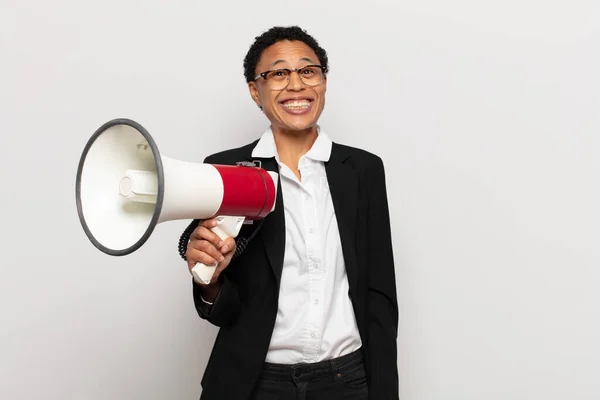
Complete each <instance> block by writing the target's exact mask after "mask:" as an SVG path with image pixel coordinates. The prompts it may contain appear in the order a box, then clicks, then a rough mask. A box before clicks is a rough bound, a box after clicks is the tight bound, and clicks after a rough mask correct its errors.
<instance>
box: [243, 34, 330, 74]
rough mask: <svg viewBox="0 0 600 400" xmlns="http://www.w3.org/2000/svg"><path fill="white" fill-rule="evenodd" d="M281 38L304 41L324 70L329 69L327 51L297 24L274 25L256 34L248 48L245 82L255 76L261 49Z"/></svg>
mask: <svg viewBox="0 0 600 400" xmlns="http://www.w3.org/2000/svg"><path fill="white" fill-rule="evenodd" d="M282 40H294V41H300V42H304V44H306V45H307V46H308V47H310V48H311V49H312V50H313V51H314V52H315V54H316V55H317V57H319V62H320V63H321V65H322V66H323V67H324V68H325V70H326V71H327V70H328V69H329V68H328V67H329V66H328V65H327V61H328V60H327V52H326V51H325V49H323V48H322V47H321V46H319V43H317V41H316V40H315V38H313V37H312V36H310V35H309V34H308V33H306V31H305V30H304V29H301V28H300V27H298V26H286V27H281V26H276V27H273V28H271V29H269V30H268V31H266V32H264V33H263V34H262V35H260V36H257V37H256V38H255V41H254V43H253V44H252V46H250V49H249V50H248V53H247V54H246V57H245V58H244V75H245V77H246V82H252V81H253V80H254V78H255V77H256V65H257V64H258V61H259V60H260V56H261V55H262V53H263V51H264V50H265V49H266V48H268V47H269V46H272V45H274V44H275V43H277V42H280V41H282Z"/></svg>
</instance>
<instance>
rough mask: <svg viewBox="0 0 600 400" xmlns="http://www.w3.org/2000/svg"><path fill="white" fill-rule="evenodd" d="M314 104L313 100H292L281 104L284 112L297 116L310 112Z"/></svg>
mask: <svg viewBox="0 0 600 400" xmlns="http://www.w3.org/2000/svg"><path fill="white" fill-rule="evenodd" d="M312 102H313V101H312V100H311V99H292V100H285V101H282V102H281V103H279V104H281V106H282V107H283V109H284V110H286V111H288V112H292V113H294V114H297V113H302V112H306V111H308V110H310V107H311V105H312Z"/></svg>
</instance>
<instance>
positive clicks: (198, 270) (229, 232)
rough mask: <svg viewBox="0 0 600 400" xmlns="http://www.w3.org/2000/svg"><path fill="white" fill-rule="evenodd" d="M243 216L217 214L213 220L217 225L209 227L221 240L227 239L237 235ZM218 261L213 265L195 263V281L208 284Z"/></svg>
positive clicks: (193, 271)
mask: <svg viewBox="0 0 600 400" xmlns="http://www.w3.org/2000/svg"><path fill="white" fill-rule="evenodd" d="M245 219H246V218H245V217H230V216H219V217H216V218H215V220H216V222H217V226H215V227H214V228H212V229H211V231H213V232H214V233H215V234H216V235H217V236H219V237H220V238H221V240H225V239H228V238H230V237H233V238H235V237H237V235H238V233H239V232H240V229H241V227H242V225H243V224H244V221H245ZM217 266H218V263H217V264H215V265H205V264H202V263H197V264H196V265H195V266H194V267H193V268H192V275H193V276H194V279H195V280H196V282H198V283H200V284H205V285H208V284H209V283H210V281H211V279H212V277H213V275H214V272H215V270H216V269H217Z"/></svg>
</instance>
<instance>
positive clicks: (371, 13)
mask: <svg viewBox="0 0 600 400" xmlns="http://www.w3.org/2000/svg"><path fill="white" fill-rule="evenodd" d="M599 21H600V5H599V3H598V2H597V1H592V0H590V1H577V0H570V1H566V0H565V1H562V2H558V1H548V0H546V1H541V0H540V1H536V0H519V1H517V0H504V1H475V0H472V1H467V0H457V1H442V0H437V1H422V0H421V1H418V2H417V1H413V2H407V1H391V0H390V1H387V2H384V1H369V2H367V1H365V2H362V3H361V4H359V3H353V2H348V1H344V2H342V1H313V0H303V1H294V2H292V1H285V0H280V1H248V2H246V1H243V2H242V1H239V2H235V3H233V2H220V3H219V2H216V1H211V2H205V1H181V0H180V1H170V2H166V1H157V0H145V1H116V0H104V1H98V2H84V1H74V0H72V1H68V0H57V1H41V0H40V1H37V2H33V1H17V0H14V1H10V0H8V1H7V0H0V149H1V151H2V156H1V157H0V174H1V183H2V185H1V186H0V190H1V199H2V207H1V208H0V213H1V214H0V217H1V219H0V221H1V224H0V226H1V228H0V229H1V230H2V232H1V233H2V239H1V241H0V243H1V244H2V259H1V265H2V276H1V277H0V324H1V325H0V398H2V399H7V400H32V399H46V400H80V399H81V400H91V399H94V400H96V399H98V400H100V399H102V400H105V399H116V400H120V399H126V400H128V399H145V400H167V399H169V400H170V399H197V398H198V396H199V394H200V390H201V389H200V378H201V375H202V372H203V370H204V366H205V363H206V361H207V357H208V354H209V351H210V349H211V346H212V343H213V340H214V338H215V334H216V329H215V328H214V327H212V326H210V325H209V324H208V323H206V322H205V321H202V320H200V319H199V318H198V317H197V315H196V312H195V310H194V307H193V304H192V298H191V281H190V277H189V274H188V272H187V269H186V265H185V263H184V262H183V261H182V260H181V259H180V258H179V256H178V254H177V248H176V247H177V239H178V237H179V234H180V233H181V231H182V230H183V228H184V227H185V226H186V225H187V221H176V222H169V223H166V224H164V225H162V226H160V227H159V228H157V230H156V231H155V233H154V234H153V236H152V237H151V238H150V240H149V241H148V242H147V244H146V245H145V246H144V247H142V248H141V249H140V250H138V251H137V252H135V253H134V254H132V255H129V256H127V257H120V258H119V257H110V256H107V255H105V254H103V253H100V252H99V251H97V250H96V249H95V248H94V247H93V246H92V245H91V243H90V242H89V241H88V239H87V237H86V236H85V235H84V233H83V230H82V229H81V226H80V224H79V220H78V218H77V212H76V207H75V174H76V169H77V163H78V161H79V156H80V154H81V151H82V150H83V147H84V145H85V143H86V142H87V140H88V138H89V137H90V136H91V134H92V133H93V132H94V131H95V130H96V129H97V128H98V127H99V126H100V125H102V124H103V123H104V122H106V121H108V120H110V119H113V118H117V117H125V118H131V119H134V120H136V121H138V122H139V123H141V124H142V125H143V126H144V127H146V128H147V129H148V130H149V131H150V133H151V134H152V135H153V137H154V139H155V140H156V142H157V143H158V145H159V148H160V150H161V152H162V153H163V154H164V155H167V156H170V157H173V158H178V159H182V160H188V161H195V162H200V161H202V160H203V159H204V157H205V156H206V155H208V154H211V153H213V152H215V151H218V150H223V149H226V148H231V147H235V146H239V145H242V144H246V143H248V142H250V141H252V140H254V139H256V138H257V137H258V135H259V134H260V133H262V131H263V130H264V128H265V127H266V123H267V121H266V119H265V118H264V116H263V115H262V114H261V113H260V111H259V110H258V109H257V107H256V106H255V105H254V103H253V102H252V101H251V99H250V97H249V94H248V91H247V88H246V84H245V81H244V78H243V75H242V59H243V57H244V55H245V53H246V51H247V49H248V47H249V46H250V44H251V43H252V41H253V38H254V37H255V36H256V35H258V34H260V33H261V32H263V31H264V30H266V29H268V28H270V27H271V26H274V25H289V24H300V25H301V26H302V27H304V28H305V29H307V30H308V31H309V33H311V34H313V35H314V36H315V37H316V38H317V40H319V41H320V43H321V44H322V45H323V46H324V47H325V48H326V49H327V50H328V52H329V56H330V61H331V73H330V75H329V86H328V94H327V106H326V109H325V112H324V114H323V116H322V119H321V121H320V122H321V125H322V127H323V129H325V130H326V131H327V132H328V133H329V134H330V135H331V136H332V137H333V139H334V140H335V141H338V142H342V143H346V144H349V145H353V146H358V147H362V148H365V149H367V150H370V151H372V152H375V153H377V154H378V155H380V156H381V157H382V158H383V159H384V162H385V165H386V168H387V172H388V185H389V189H388V190H389V200H390V205H391V214H392V225H393V239H394V243H395V256H396V262H397V281H398V299H399V303H400V313H401V315H400V316H401V321H400V335H399V338H398V345H399V359H398V366H399V369H400V391H401V398H402V399H404V400H521V399H522V400H531V399H540V400H541V399H544V400H554V399H556V400H559V399H560V400H564V399H573V400H587V399H590V400H592V399H594V400H597V399H598V398H600V378H599V375H600V344H599V342H600V311H599V309H600V289H599V288H600V255H599V254H598V248H599V246H598V244H599V239H600V228H599V226H600V212H599V211H598V205H599V204H600V189H599V188H598V186H599V182H600V179H599V178H600V160H599V158H598V154H599V150H600V139H599V138H598V135H599V133H600V116H599V111H600V77H599V75H600V22H599ZM231 378H232V384H234V383H235V377H231Z"/></svg>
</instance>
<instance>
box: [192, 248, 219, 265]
mask: <svg viewBox="0 0 600 400" xmlns="http://www.w3.org/2000/svg"><path fill="white" fill-rule="evenodd" d="M186 258H187V260H188V265H189V266H190V267H192V268H193V267H194V266H195V265H196V264H197V263H202V264H204V265H215V264H217V260H216V259H215V258H213V257H211V256H210V255H209V254H207V253H206V252H204V251H201V250H196V249H194V248H190V249H188V251H187V256H186Z"/></svg>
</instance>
